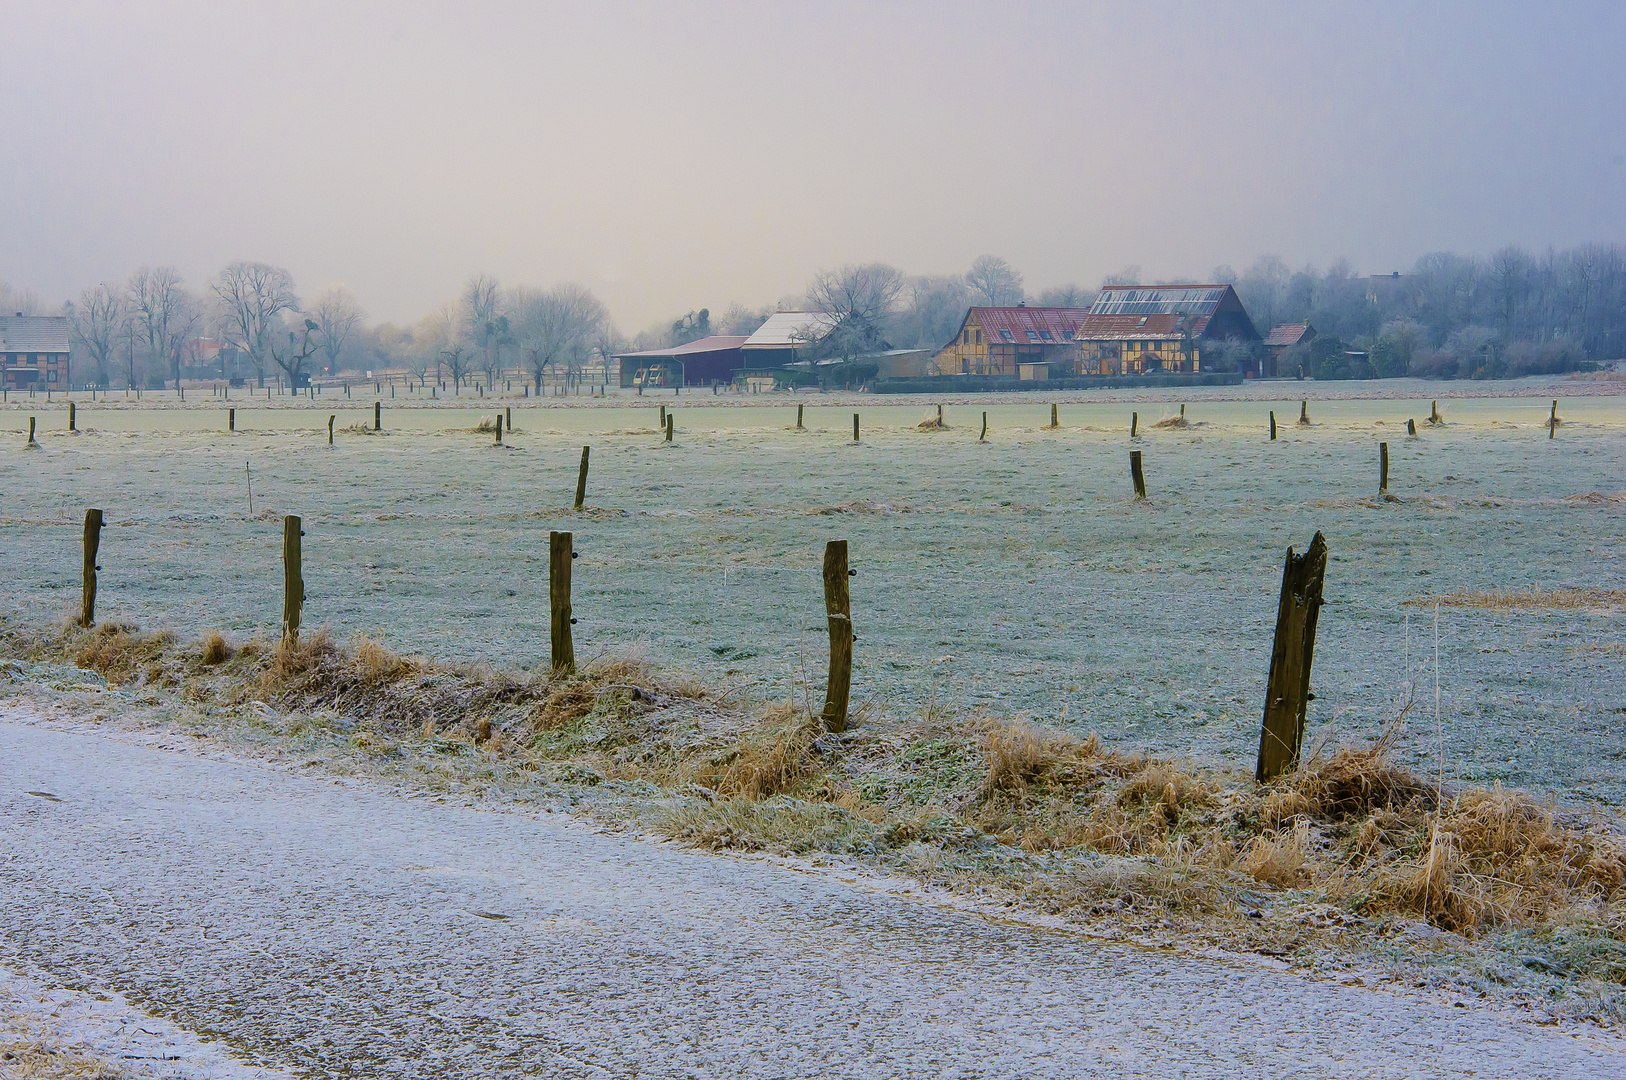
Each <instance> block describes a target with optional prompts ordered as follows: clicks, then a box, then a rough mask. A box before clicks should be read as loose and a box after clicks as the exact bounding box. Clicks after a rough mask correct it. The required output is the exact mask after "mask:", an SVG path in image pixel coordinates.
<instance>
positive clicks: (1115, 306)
mask: <svg viewBox="0 0 1626 1080" xmlns="http://www.w3.org/2000/svg"><path fill="white" fill-rule="evenodd" d="M1211 324H1212V325H1211ZM1210 331H1212V335H1210ZM1185 333H1190V335H1191V336H1192V337H1205V336H1215V337H1240V338H1242V339H1244V340H1247V341H1258V340H1259V331H1257V330H1256V329H1254V326H1253V321H1252V320H1251V319H1249V318H1248V313H1247V310H1246V309H1244V308H1243V306H1242V300H1241V299H1240V298H1239V297H1238V296H1237V295H1236V290H1235V289H1233V288H1232V287H1231V286H1229V285H1103V286H1102V287H1101V291H1100V292H1099V293H1098V294H1097V295H1096V297H1095V303H1093V304H1091V305H1090V312H1089V314H1088V315H1086V316H1085V317H1084V322H1083V323H1082V324H1081V325H1080V326H1079V328H1078V334H1077V335H1076V336H1077V338H1078V340H1080V341H1101V340H1123V339H1140V338H1164V339H1167V338H1178V337H1183V336H1184V334H1185Z"/></svg>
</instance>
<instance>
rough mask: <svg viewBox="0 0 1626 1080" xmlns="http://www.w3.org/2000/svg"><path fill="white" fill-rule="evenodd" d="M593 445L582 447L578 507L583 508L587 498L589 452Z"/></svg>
mask: <svg viewBox="0 0 1626 1080" xmlns="http://www.w3.org/2000/svg"><path fill="white" fill-rule="evenodd" d="M590 449H592V448H591V447H587V446H584V447H582V467H581V471H580V472H578V473H577V474H576V509H577V510H580V509H581V508H582V502H583V500H585V499H586V498H587V452H588V451H589V450H590Z"/></svg>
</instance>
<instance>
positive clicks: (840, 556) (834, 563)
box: [823, 540, 853, 732]
mask: <svg viewBox="0 0 1626 1080" xmlns="http://www.w3.org/2000/svg"><path fill="white" fill-rule="evenodd" d="M852 573H853V572H852V571H850V570H848V569H847V541H845V540H831V541H830V542H829V543H827V544H825V545H824V613H825V616H826V621H827V622H828V623H829V626H830V682H829V684H828V686H827V687H826V688H825V694H824V713H823V718H824V730H826V731H835V732H840V731H846V730H847V699H848V697H849V696H850V695H851V693H852V678H853V619H852V602H851V596H850V594H849V592H848V589H847V578H848V577H849V576H851V575H852Z"/></svg>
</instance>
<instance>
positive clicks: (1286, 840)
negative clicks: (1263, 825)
mask: <svg viewBox="0 0 1626 1080" xmlns="http://www.w3.org/2000/svg"><path fill="white" fill-rule="evenodd" d="M1309 853H1310V823H1309V822H1308V821H1299V822H1298V823H1296V824H1295V825H1294V826H1293V828H1292V829H1290V830H1287V831H1275V832H1268V833H1261V834H1260V835H1258V836H1256V837H1254V838H1253V843H1252V844H1251V845H1250V846H1249V847H1248V850H1247V851H1245V852H1243V854H1242V856H1241V858H1240V860H1239V864H1240V867H1241V869H1242V871H1243V872H1244V873H1246V874H1247V875H1248V876H1249V877H1251V878H1253V879H1254V880H1255V881H1259V882H1263V883H1264V884H1266V885H1274V886H1276V887H1277V888H1278V889H1296V888H1298V887H1300V886H1302V885H1308V884H1309V883H1310V881H1311V880H1312V878H1313V876H1314V873H1313V871H1312V869H1311V868H1310V866H1309V864H1308V863H1309Z"/></svg>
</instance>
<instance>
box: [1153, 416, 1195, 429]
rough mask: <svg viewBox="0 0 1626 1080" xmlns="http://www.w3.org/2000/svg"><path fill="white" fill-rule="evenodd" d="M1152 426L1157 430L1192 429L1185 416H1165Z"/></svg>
mask: <svg viewBox="0 0 1626 1080" xmlns="http://www.w3.org/2000/svg"><path fill="white" fill-rule="evenodd" d="M1152 426H1153V427H1155V428H1183V427H1190V426H1191V425H1190V424H1189V423H1187V422H1186V418H1185V417H1184V416H1165V417H1164V418H1163V419H1161V420H1159V421H1157V422H1156V423H1155V424H1153V425H1152Z"/></svg>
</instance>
